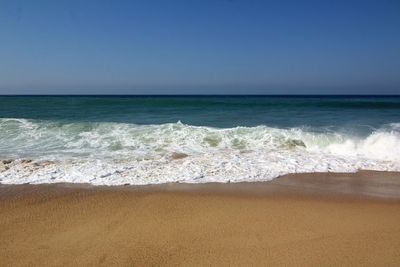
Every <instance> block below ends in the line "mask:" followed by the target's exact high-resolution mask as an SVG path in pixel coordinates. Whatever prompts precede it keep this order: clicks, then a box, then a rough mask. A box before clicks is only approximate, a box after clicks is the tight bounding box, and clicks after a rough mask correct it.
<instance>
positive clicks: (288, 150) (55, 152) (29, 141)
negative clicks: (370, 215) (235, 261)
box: [0, 118, 400, 185]
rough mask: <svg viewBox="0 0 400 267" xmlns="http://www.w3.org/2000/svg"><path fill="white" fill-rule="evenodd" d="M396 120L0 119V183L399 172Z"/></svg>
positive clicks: (250, 178) (206, 179)
mask: <svg viewBox="0 0 400 267" xmlns="http://www.w3.org/2000/svg"><path fill="white" fill-rule="evenodd" d="M399 151H400V123H393V124H389V125H385V127H382V128H381V129H376V130H374V131H371V133H370V134H369V135H367V136H357V135H350V134H345V133H341V132H338V131H336V132H335V131H329V130H323V131H322V130H321V129H319V130H318V131H317V130H312V129H307V128H289V129H279V128H272V127H267V126H257V127H235V128H212V127H203V126H192V125H186V124H183V123H181V122H177V123H168V124H160V125H137V124H128V123H111V122H110V123H107V122H61V121H40V120H27V119H13V118H7V119H0V158H2V159H3V163H0V180H1V181H0V182H1V183H26V182H29V183H52V182H81V183H92V184H106V185H118V184H153V183H166V182H227V181H232V182H236V181H261V180H270V179H273V178H275V177H277V176H280V175H284V174H287V173H299V172H326V171H335V172H354V171H357V170H359V169H371V170H389V171H398V170H400V152H399Z"/></svg>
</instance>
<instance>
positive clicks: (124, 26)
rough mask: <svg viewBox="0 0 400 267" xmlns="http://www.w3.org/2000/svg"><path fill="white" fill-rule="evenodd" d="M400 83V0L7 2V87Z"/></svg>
mask: <svg viewBox="0 0 400 267" xmlns="http://www.w3.org/2000/svg"><path fill="white" fill-rule="evenodd" d="M5 93H8V94H12V93H14V94H17V93H25V94H35V93H44V94H52V93H56V94H75V93H89V94H90V93H98V94H107V93H121V94H151V93H157V94H163V93H167V94H182V93H186V94H193V93H194V94H202V93H207V94H208V93H222V94H223V93H233V94H236V93H261V94H262V93H264V94H269V93H281V94H284V93H291V94H293V93H295V94H301V93H312V94H315V93H317V94H326V93H327V94H330V93H338V94H342V93H354V94H357V93H363V94H380V93H389V94H390V93H392V94H398V93H400V1H385V0H381V1H378V0H376V1H368V0H365V1H362V0H360V1H333V0H326V1H325V0H320V1H300V0H298V1H251V0H231V1H226V0H213V1H207V0H197V1H194V0H193V1H190V0H182V1H173V0H163V1H152V0H146V1H117V0H115V1H111V0H110V1H41V0H37V1H32V0H27V1H18V0H13V1H4V0H0V94H5Z"/></svg>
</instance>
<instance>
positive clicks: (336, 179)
mask: <svg viewBox="0 0 400 267" xmlns="http://www.w3.org/2000/svg"><path fill="white" fill-rule="evenodd" d="M14 187H20V189H21V190H22V191H24V190H28V191H35V188H40V187H45V188H46V190H47V189H49V190H52V189H61V190H62V189H63V188H75V189H87V190H122V191H137V192H140V191H143V192H164V191H166V192H186V193H217V194H218V193H228V194H239V195H240V194H244V195H245V194H248V195H269V194H301V195H321V196H324V195H325V196H329V195H336V194H339V195H343V196H347V197H364V198H365V197H367V198H380V199H387V200H389V199H392V200H397V199H400V172H391V171H370V170H360V171H358V172H354V173H347V172H312V173H294V174H286V175H283V176H279V177H277V178H274V179H272V180H270V181H254V182H253V181H245V182H228V183H225V182H221V183H219V182H210V183H162V184H147V185H132V184H127V185H93V184H89V183H69V182H67V183H42V184H30V183H26V184H2V183H0V193H1V194H0V196H1V195H4V193H5V192H6V191H7V188H10V189H11V191H13V190H12V188H14ZM29 187H31V189H32V190H29V189H27V188H29Z"/></svg>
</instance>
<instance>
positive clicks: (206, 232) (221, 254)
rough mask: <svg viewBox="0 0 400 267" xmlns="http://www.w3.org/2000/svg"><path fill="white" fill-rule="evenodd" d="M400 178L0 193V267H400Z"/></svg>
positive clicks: (298, 178) (369, 175)
mask: <svg viewBox="0 0 400 267" xmlns="http://www.w3.org/2000/svg"><path fill="white" fill-rule="evenodd" d="M399 248H400V173H389V172H366V171H365V172H359V173H356V174H332V173H330V174H326V173H315V174H296V175H287V176H284V177H280V178H278V179H275V180H273V181H272V182H262V183H240V184H200V185H188V184H168V185H157V186H125V187H123V186H121V187H93V186H90V185H72V184H56V185H11V186H10V185H1V186H0V263H1V265H2V266H57V265H64V266H205V265H206V266H252V265H253V266H400V249H399Z"/></svg>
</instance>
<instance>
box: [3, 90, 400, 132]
mask: <svg viewBox="0 0 400 267" xmlns="http://www.w3.org/2000/svg"><path fill="white" fill-rule="evenodd" d="M0 117H1V118H25V119H34V120H53V121H70V122H73V121H75V122H79V121H81V122H82V121H86V122H123V123H135V124H163V123H174V122H177V121H181V122H182V123H185V124H190V125H197V126H211V127H220V128H226V127H236V126H258V125H267V126H270V127H282V128H289V127H315V128H316V129H317V128H318V127H322V128H327V127H328V128H334V129H342V130H349V129H352V130H355V129H358V130H360V131H362V132H368V131H370V130H371V129H377V128H379V127H382V125H385V124H388V123H393V122H400V97H395V96H390V97H378V96H364V97H361V96H348V97H346V96H307V97H301V96H292V97H290V96H193V97H192V96H56V97H54V96H44V97H39V96H26V97H25V96H18V97H0Z"/></svg>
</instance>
